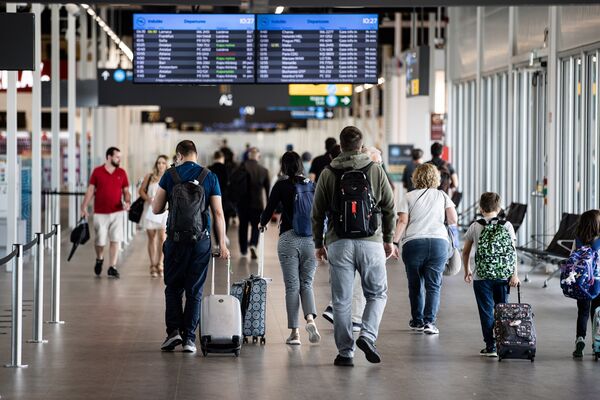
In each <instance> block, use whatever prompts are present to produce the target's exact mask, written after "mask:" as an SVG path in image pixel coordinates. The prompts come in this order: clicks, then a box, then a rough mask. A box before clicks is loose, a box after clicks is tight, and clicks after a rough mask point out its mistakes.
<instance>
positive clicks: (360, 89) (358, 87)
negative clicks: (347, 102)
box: [354, 85, 365, 93]
mask: <svg viewBox="0 0 600 400" xmlns="http://www.w3.org/2000/svg"><path fill="white" fill-rule="evenodd" d="M363 90H365V89H364V88H363V87H362V85H360V86H357V87H355V88H354V91H355V92H356V93H360V92H362V91H363Z"/></svg>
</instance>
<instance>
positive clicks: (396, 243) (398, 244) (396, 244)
mask: <svg viewBox="0 0 600 400" xmlns="http://www.w3.org/2000/svg"><path fill="white" fill-rule="evenodd" d="M392 244H393V245H394V246H396V247H400V242H392Z"/></svg>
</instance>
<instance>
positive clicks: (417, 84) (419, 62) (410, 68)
mask: <svg viewBox="0 0 600 400" xmlns="http://www.w3.org/2000/svg"><path fill="white" fill-rule="evenodd" d="M404 64H405V66H406V96H407V97H414V96H428V95H429V47H428V46H421V47H418V48H417V49H414V50H409V51H407V52H406V54H405V56H404Z"/></svg>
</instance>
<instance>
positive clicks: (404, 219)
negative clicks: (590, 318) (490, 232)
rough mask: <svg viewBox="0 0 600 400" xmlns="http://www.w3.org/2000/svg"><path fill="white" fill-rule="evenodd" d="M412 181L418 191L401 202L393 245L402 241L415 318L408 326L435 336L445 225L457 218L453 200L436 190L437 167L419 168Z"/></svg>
mask: <svg viewBox="0 0 600 400" xmlns="http://www.w3.org/2000/svg"><path fill="white" fill-rule="evenodd" d="M412 182H413V185H414V187H415V190H413V191H411V192H409V193H407V194H406V196H404V199H403V200H402V202H401V203H400V207H399V210H398V211H399V212H398V217H399V218H398V222H397V225H396V233H395V234H394V244H396V245H397V246H399V245H400V243H399V242H400V240H402V260H403V261H404V265H405V267H406V275H407V278H408V297H409V299H410V310H411V316H412V319H411V320H410V322H409V327H410V328H411V329H412V330H415V331H419V332H425V333H427V334H432V335H435V334H438V333H439V330H438V328H437V327H436V324H435V322H436V317H437V313H438V309H439V304H440V292H441V288H442V273H443V272H444V266H445V264H446V261H447V260H448V249H449V242H448V231H447V229H446V225H445V223H447V224H450V225H452V224H456V221H457V215H456V210H455V208H454V203H452V200H450V197H448V195H447V194H446V193H444V192H442V191H441V190H438V189H437V188H438V186H439V185H440V173H439V171H438V169H437V168H436V166H435V165H433V164H421V165H419V166H418V167H417V168H416V169H415V172H414V173H413V176H412ZM396 254H397V253H396ZM423 287H425V295H423V291H422V288H423Z"/></svg>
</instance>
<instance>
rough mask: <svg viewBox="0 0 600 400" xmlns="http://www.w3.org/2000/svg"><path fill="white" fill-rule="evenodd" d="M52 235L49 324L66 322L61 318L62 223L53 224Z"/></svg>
mask: <svg viewBox="0 0 600 400" xmlns="http://www.w3.org/2000/svg"><path fill="white" fill-rule="evenodd" d="M52 226H53V227H54V230H55V233H54V236H52V297H51V299H52V307H51V309H50V321H48V323H49V324H64V323H65V321H61V320H60V224H53V225H52Z"/></svg>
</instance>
